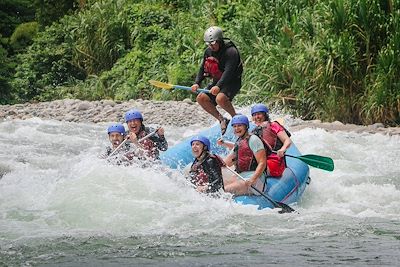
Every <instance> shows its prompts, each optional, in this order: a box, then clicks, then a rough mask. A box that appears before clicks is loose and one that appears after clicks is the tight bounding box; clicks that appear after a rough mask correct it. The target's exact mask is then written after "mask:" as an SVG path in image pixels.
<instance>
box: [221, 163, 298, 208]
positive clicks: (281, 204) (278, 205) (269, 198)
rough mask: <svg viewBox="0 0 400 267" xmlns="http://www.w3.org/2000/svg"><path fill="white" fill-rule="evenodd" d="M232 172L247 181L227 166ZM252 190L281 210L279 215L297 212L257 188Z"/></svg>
mask: <svg viewBox="0 0 400 267" xmlns="http://www.w3.org/2000/svg"><path fill="white" fill-rule="evenodd" d="M225 167H226V168H227V169H228V170H229V171H230V172H232V173H233V174H235V175H236V176H237V177H239V178H240V179H242V180H243V181H246V180H245V179H244V178H243V177H242V176H241V175H240V174H239V173H237V172H236V171H235V170H234V169H232V168H230V167H228V166H225ZM251 188H253V189H254V190H255V191H257V193H259V194H260V195H261V196H263V197H265V198H266V199H267V200H268V201H269V202H271V203H272V205H273V206H274V207H275V208H281V209H282V210H280V211H279V213H290V212H293V211H295V210H294V209H292V208H291V207H290V206H289V205H286V204H285V203H282V202H278V201H275V200H273V199H272V198H271V197H269V196H268V195H266V194H264V193H263V192H261V191H260V190H258V189H257V188H256V187H254V186H251Z"/></svg>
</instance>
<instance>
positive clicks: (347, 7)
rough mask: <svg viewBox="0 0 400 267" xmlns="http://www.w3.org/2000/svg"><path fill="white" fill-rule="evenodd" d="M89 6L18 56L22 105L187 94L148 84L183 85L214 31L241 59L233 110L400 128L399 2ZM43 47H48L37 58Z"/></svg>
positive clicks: (184, 1) (154, 1)
mask: <svg viewBox="0 0 400 267" xmlns="http://www.w3.org/2000/svg"><path fill="white" fill-rule="evenodd" d="M89 2H90V3H89ZM89 2H87V4H86V6H85V7H84V8H82V9H81V10H80V11H79V12H76V14H74V15H71V16H67V17H65V18H63V19H61V21H60V22H59V23H58V24H56V25H53V26H52V27H50V28H48V29H47V30H46V31H45V32H44V33H39V34H38V38H37V39H36V40H35V43H34V44H33V46H32V47H31V48H30V49H29V50H28V52H27V54H26V55H24V56H22V57H21V62H22V60H24V61H23V62H24V64H22V65H21V67H19V69H18V71H17V74H16V78H15V81H14V83H13V84H14V90H17V91H18V90H19V91H20V92H22V93H23V95H24V98H21V99H29V98H32V97H34V98H37V99H49V98H52V97H66V96H68V97H80V98H86V99H97V98H114V99H121V100H124V99H130V98H147V99H183V98H185V97H192V96H191V94H190V93H185V92H174V93H165V92H164V91H162V90H160V89H156V88H154V87H151V86H150V85H149V84H148V83H147V80H148V79H150V78H151V79H158V80H163V81H169V82H172V83H176V84H183V85H190V84H191V83H192V82H193V80H194V76H195V75H196V72H197V68H198V64H199V63H200V60H201V57H202V53H203V51H204V48H205V45H204V42H203V40H202V36H203V32H204V30H205V29H206V28H207V27H208V26H210V25H219V26H221V27H222V28H223V29H224V32H225V36H227V37H230V38H231V39H232V40H233V41H234V42H235V43H236V44H237V46H238V47H239V49H240V52H241V55H242V58H243V60H244V67H245V71H244V76H243V87H242V90H241V93H240V94H239V95H238V96H237V97H236V98H235V103H236V104H245V103H248V104H249V103H254V102H259V101H263V102H265V103H267V104H269V105H272V106H274V105H277V106H281V107H283V108H286V109H288V110H290V111H291V112H293V113H294V114H296V115H298V116H301V117H303V118H305V119H317V118H318V119H322V120H325V121H333V120H340V121H343V122H352V123H374V122H384V123H385V124H390V125H394V124H399V123H400V118H399V110H400V88H399V84H400V75H399V73H400V62H399V60H400V57H399V56H400V55H399V47H400V26H399V25H400V13H399V10H400V6H399V1H397V0H354V1H345V0H324V1H316V0H298V1H289V0H235V1H234V0H221V1H208V0H164V1H163V0H149V1H140V0H136V1H117V0H103V1H89ZM46 43H47V44H49V47H52V48H53V49H52V50H50V51H47V52H46V51H40V49H43V47H46ZM40 47H42V48H40ZM56 51H57V52H56ZM38 66H40V68H39V67H38ZM52 79H53V80H52ZM57 86H62V90H59V91H57V93H53V92H54V91H55V90H54V88H58V87H57ZM27 88H28V89H27ZM56 90H57V89H56ZM91 92H92V93H91Z"/></svg>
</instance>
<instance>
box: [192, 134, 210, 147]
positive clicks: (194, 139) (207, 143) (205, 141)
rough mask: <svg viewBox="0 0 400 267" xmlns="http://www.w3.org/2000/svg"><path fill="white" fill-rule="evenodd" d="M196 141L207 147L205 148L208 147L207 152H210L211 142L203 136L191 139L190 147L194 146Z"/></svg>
mask: <svg viewBox="0 0 400 267" xmlns="http://www.w3.org/2000/svg"><path fill="white" fill-rule="evenodd" d="M194 141H199V142H201V143H202V144H203V145H205V146H206V147H207V150H210V140H208V138H207V137H205V136H202V135H196V136H193V137H192V138H191V139H190V145H192V143H193V142H194Z"/></svg>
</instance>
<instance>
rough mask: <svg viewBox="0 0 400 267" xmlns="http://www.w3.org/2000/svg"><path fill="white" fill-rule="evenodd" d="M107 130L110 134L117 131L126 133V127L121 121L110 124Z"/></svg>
mask: <svg viewBox="0 0 400 267" xmlns="http://www.w3.org/2000/svg"><path fill="white" fill-rule="evenodd" d="M107 132H108V134H110V133H113V132H117V133H120V134H122V135H125V127H124V125H122V124H121V123H116V124H112V125H110V126H108V128H107Z"/></svg>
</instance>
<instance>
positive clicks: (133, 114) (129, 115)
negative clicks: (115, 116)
mask: <svg viewBox="0 0 400 267" xmlns="http://www.w3.org/2000/svg"><path fill="white" fill-rule="evenodd" d="M135 119H139V120H142V121H143V116H142V113H140V111H139V110H137V109H131V110H129V111H127V112H126V113H125V122H128V121H131V120H135Z"/></svg>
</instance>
